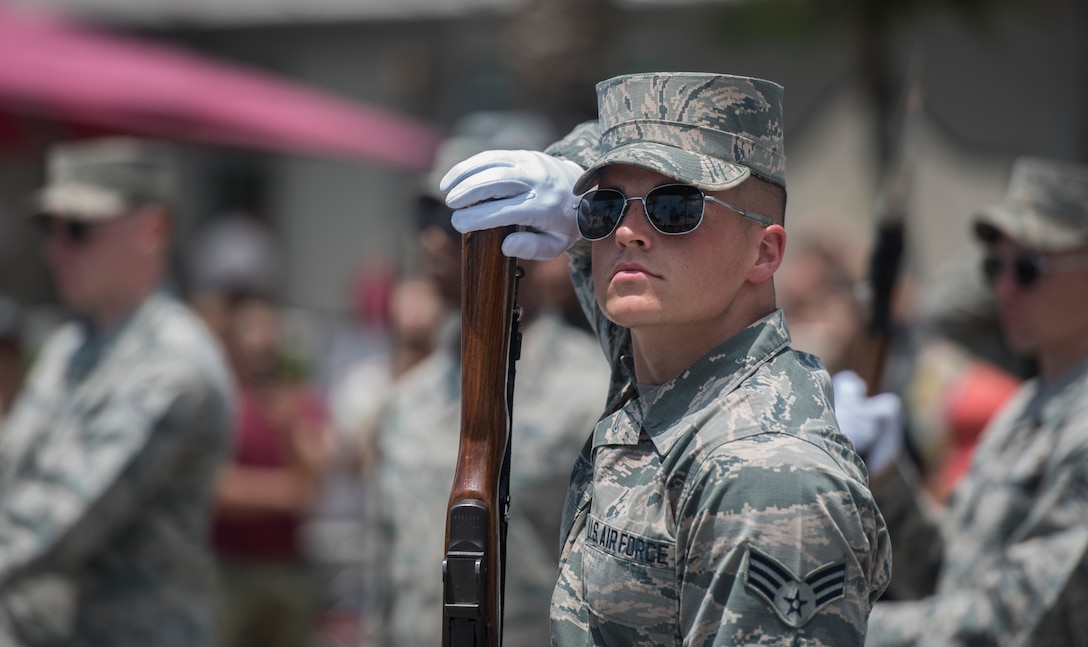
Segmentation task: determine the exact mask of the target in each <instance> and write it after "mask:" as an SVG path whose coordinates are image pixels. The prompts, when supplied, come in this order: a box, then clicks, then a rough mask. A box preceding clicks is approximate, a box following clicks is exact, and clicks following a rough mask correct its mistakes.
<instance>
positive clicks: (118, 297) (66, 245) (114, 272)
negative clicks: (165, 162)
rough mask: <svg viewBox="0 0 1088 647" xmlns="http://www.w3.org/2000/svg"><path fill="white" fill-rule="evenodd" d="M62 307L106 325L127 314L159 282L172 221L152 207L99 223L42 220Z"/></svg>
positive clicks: (45, 249)
mask: <svg viewBox="0 0 1088 647" xmlns="http://www.w3.org/2000/svg"><path fill="white" fill-rule="evenodd" d="M38 224H39V225H40V227H41V229H42V234H43V244H44V252H45V259H46V263H47V264H48V265H49V268H50V270H51V271H52V274H53V278H54V281H55V283H56V288H57V292H58V295H59V297H60V300H61V302H62V303H63V304H64V305H65V306H66V307H68V308H70V309H71V310H73V311H75V312H79V313H83V314H87V315H90V316H92V317H93V318H96V319H99V320H101V321H102V322H103V323H107V324H108V323H113V322H114V320H116V319H118V318H121V317H123V316H125V315H127V314H128V313H129V312H130V311H131V309H132V307H133V305H134V301H138V300H140V299H142V298H143V297H144V296H145V294H146V293H147V292H148V291H149V290H150V289H151V288H152V287H153V286H154V284H155V283H157V281H158V279H159V272H161V265H162V259H163V257H164V255H165V249H166V247H167V241H168V230H169V222H168V217H167V215H166V213H165V211H164V210H163V209H161V208H160V207H155V206H149V207H145V208H142V209H138V210H136V211H133V212H131V213H126V214H124V215H121V216H119V217H117V218H113V219H110V220H106V221H100V222H85V221H77V220H72V219H66V218H63V217H59V216H52V215H45V216H38Z"/></svg>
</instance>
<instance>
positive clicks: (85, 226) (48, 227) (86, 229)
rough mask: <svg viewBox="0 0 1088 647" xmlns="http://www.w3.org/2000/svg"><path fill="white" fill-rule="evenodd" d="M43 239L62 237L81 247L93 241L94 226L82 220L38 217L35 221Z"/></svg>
mask: <svg viewBox="0 0 1088 647" xmlns="http://www.w3.org/2000/svg"><path fill="white" fill-rule="evenodd" d="M34 221H35V223H36V224H37V226H38V230H39V231H40V232H41V235H42V238H47V239H48V238H52V237H54V236H60V237H62V238H64V239H66V240H67V242H69V243H71V244H73V245H76V246H79V245H85V244H86V243H87V241H89V240H90V239H91V235H92V233H93V231H94V225H93V224H91V223H88V222H84V221H82V220H72V219H69V218H57V217H56V216H38V217H37V218H35V219H34Z"/></svg>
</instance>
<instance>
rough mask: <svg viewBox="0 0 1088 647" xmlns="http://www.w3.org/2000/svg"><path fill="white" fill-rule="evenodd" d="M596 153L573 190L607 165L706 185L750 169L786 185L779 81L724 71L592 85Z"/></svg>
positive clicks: (717, 185)
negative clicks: (594, 91)
mask: <svg viewBox="0 0 1088 647" xmlns="http://www.w3.org/2000/svg"><path fill="white" fill-rule="evenodd" d="M597 106H598V118H599V120H600V126H601V140H600V156H599V157H598V158H597V159H596V161H595V162H594V163H593V165H592V166H590V167H589V169H588V170H587V171H586V172H585V174H584V175H582V177H581V178H579V180H578V182H577V184H575V187H574V192H575V193H582V192H585V191H587V190H589V189H590V188H592V187H593V186H594V185H595V184H597V181H598V178H599V177H600V173H601V170H602V169H603V168H604V167H606V166H609V165H612V164H632V165H635V166H641V167H644V168H648V169H650V170H653V171H657V172H658V173H661V174H663V175H667V176H669V177H671V178H675V179H677V180H679V181H681V182H687V183H690V184H694V185H695V186H697V187H699V188H701V189H703V190H706V191H721V190H724V189H730V188H732V187H735V186H737V185H738V184H740V183H741V182H744V181H745V180H747V179H748V177H749V176H750V175H752V174H754V175H756V176H758V177H761V178H763V179H764V180H767V181H769V182H772V183H774V184H777V185H778V186H781V187H783V188H785V186H786V157H785V155H784V153H783V144H782V86H780V85H778V84H777V83H772V82H770V81H764V80H762V79H754V78H750V77H744V76H731V75H727V74H706V73H688V72H667V73H653V74H630V75H624V76H618V77H615V78H612V79H609V80H607V81H602V82H601V83H598V84H597Z"/></svg>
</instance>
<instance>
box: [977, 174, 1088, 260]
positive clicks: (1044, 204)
mask: <svg viewBox="0 0 1088 647" xmlns="http://www.w3.org/2000/svg"><path fill="white" fill-rule="evenodd" d="M974 231H975V235H976V236H978V237H979V238H980V239H981V240H983V241H986V242H991V241H993V240H995V239H996V238H998V237H999V236H1004V237H1006V238H1009V239H1011V240H1013V241H1015V242H1016V243H1018V244H1020V245H1023V246H1024V247H1028V248H1031V249H1038V250H1043V251H1062V250H1066V249H1072V248H1074V247H1079V246H1081V245H1084V244H1086V243H1088V166H1084V165H1082V164H1074V163H1072V162H1063V161H1059V160H1051V159H1044V158H1038V157H1020V158H1017V159H1016V161H1015V162H1014V163H1013V168H1012V174H1011V177H1010V179H1009V186H1008V189H1007V190H1006V192H1005V197H1004V199H1003V200H1002V201H1001V203H1000V204H996V205H991V206H989V207H985V208H983V209H981V210H980V211H979V212H978V213H976V214H975V217H974Z"/></svg>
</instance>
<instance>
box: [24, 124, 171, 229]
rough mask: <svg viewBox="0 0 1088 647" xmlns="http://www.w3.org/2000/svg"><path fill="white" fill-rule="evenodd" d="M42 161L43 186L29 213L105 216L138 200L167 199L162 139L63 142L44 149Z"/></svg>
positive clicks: (167, 178) (166, 162)
mask: <svg viewBox="0 0 1088 647" xmlns="http://www.w3.org/2000/svg"><path fill="white" fill-rule="evenodd" d="M46 164H47V168H46V173H47V180H46V186H45V187H43V188H42V189H41V190H40V191H38V193H36V194H35V195H34V196H33V198H32V205H31V207H32V208H31V215H43V214H51V215H59V216H63V217H65V218H72V219H77V220H88V221H94V220H108V219H111V218H116V217H119V216H121V215H123V214H124V213H125V211H126V210H127V209H130V208H132V207H134V206H136V205H139V204H142V203H147V202H158V203H162V204H169V203H170V198H171V194H172V189H173V178H172V176H171V170H172V169H171V166H170V160H169V151H168V150H167V147H166V145H165V144H164V143H162V142H156V141H150V140H143V139H135V138H129V137H110V138H103V139H96V140H89V141H79V142H66V143H63V144H59V145H57V146H54V147H53V148H52V149H51V150H50V151H49V155H48V160H47V163H46Z"/></svg>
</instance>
